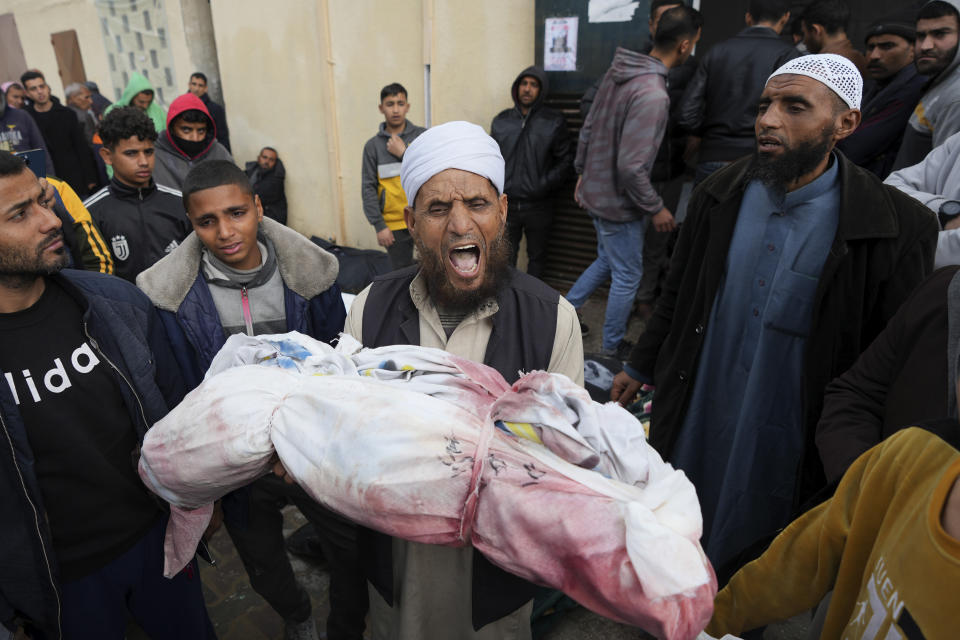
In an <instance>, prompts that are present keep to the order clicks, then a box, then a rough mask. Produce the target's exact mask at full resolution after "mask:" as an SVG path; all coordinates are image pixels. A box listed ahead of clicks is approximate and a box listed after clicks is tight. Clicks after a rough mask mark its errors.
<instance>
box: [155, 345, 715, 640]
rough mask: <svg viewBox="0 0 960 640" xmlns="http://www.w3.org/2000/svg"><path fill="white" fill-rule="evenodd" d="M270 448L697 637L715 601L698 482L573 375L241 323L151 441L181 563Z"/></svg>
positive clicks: (358, 492) (392, 510) (415, 532)
mask: <svg viewBox="0 0 960 640" xmlns="http://www.w3.org/2000/svg"><path fill="white" fill-rule="evenodd" d="M251 363H256V364H251ZM274 456H277V457H278V458H279V459H280V461H282V463H283V464H284V466H285V467H286V469H287V471H288V473H289V474H290V475H291V476H292V477H293V478H294V479H295V480H296V481H297V483H299V484H300V485H301V486H303V487H304V489H306V491H307V492H308V493H310V495H311V496H312V497H313V498H314V499H316V500H317V501H318V502H321V503H322V504H324V505H325V506H327V507H329V508H331V509H333V510H335V511H337V512H339V513H341V514H343V515H344V516H346V517H347V518H350V519H351V520H354V521H356V522H357V523H359V524H362V525H364V526H367V527H370V528H373V529H376V530H378V531H381V532H383V533H386V534H389V535H391V536H395V537H399V538H403V539H406V540H412V541H416V542H424V543H431V544H441V545H448V546H465V545H472V546H473V547H474V548H475V549H477V550H478V551H479V552H481V553H483V554H484V555H485V556H486V557H487V558H488V559H490V560H491V561H492V562H493V563H495V564H496V565H498V566H500V567H502V568H503V569H505V570H507V571H509V572H511V573H514V574H516V575H519V576H521V577H523V578H525V579H527V580H530V581H532V582H536V583H538V584H543V585H547V586H550V587H553V588H557V589H561V590H563V591H565V592H566V593H567V594H569V595H570V596H571V597H572V598H574V599H576V600H577V601H579V602H580V603H582V604H583V605H584V606H587V607H588V608H590V609H592V610H594V611H596V612H597V613H600V614H601V615H604V616H607V617H609V618H612V619H615V620H619V621H621V622H625V623H628V624H634V625H638V626H640V627H643V628H644V629H647V630H649V631H650V632H652V633H654V634H655V635H657V636H658V637H662V638H671V639H672V638H694V637H696V635H697V633H698V632H699V631H700V630H701V629H702V628H703V627H704V625H705V624H706V622H707V621H708V620H709V618H710V615H711V612H712V602H713V597H714V595H715V592H716V579H715V577H714V575H713V572H712V570H711V568H710V565H709V563H708V562H707V561H706V558H705V556H704V554H703V551H702V549H701V548H700V544H699V537H700V534H701V527H702V523H701V519H700V510H699V504H698V502H697V498H696V493H695V491H694V489H693V486H692V485H691V484H690V482H689V481H688V480H687V479H686V477H685V476H684V475H683V473H682V472H680V471H676V470H674V469H673V468H672V467H671V466H670V465H668V464H666V463H664V462H663V461H662V460H661V458H660V456H659V455H658V454H657V453H656V452H655V451H654V450H653V449H652V448H651V447H649V445H647V443H646V441H645V440H644V438H643V432H642V429H641V428H640V425H639V424H638V423H637V422H636V420H635V419H634V418H633V417H632V416H631V415H630V414H629V413H627V412H626V411H624V410H623V409H621V408H620V407H618V406H617V405H614V404H608V405H600V404H597V403H594V402H592V401H591V400H590V398H589V395H588V394H587V392H586V391H584V390H583V389H582V388H580V387H579V386H577V385H575V384H574V383H573V382H571V381H570V380H569V379H568V378H566V377H565V376H562V375H559V374H549V373H545V372H531V373H529V374H527V375H525V376H523V377H521V378H520V379H519V380H518V381H517V382H516V383H515V384H514V385H513V386H512V387H511V386H510V385H507V383H506V382H505V381H504V380H503V378H502V377H501V376H500V374H499V373H497V372H496V371H495V370H493V369H491V368H489V367H486V366H484V365H481V364H477V363H474V362H471V361H469V360H464V359H462V358H458V357H456V356H453V355H451V354H449V353H447V352H444V351H441V350H439V349H430V348H425V347H414V346H392V347H383V348H380V349H365V350H360V348H359V344H358V343H357V342H356V341H355V340H353V339H352V338H350V337H349V336H344V337H343V338H342V339H341V341H340V344H339V345H338V347H337V349H336V350H334V349H333V348H331V347H329V346H327V345H324V344H322V343H319V342H315V341H312V340H310V339H309V338H306V337H304V336H301V335H299V334H294V333H291V334H284V335H278V336H259V337H257V338H250V337H247V336H242V335H237V336H233V337H231V338H230V340H228V342H227V344H226V345H225V346H224V349H223V350H222V351H221V353H220V354H219V355H218V356H217V358H216V359H215V360H214V362H213V364H212V365H211V369H210V371H209V372H208V374H207V378H206V380H205V381H204V383H203V384H201V385H200V386H199V387H198V388H197V389H195V390H194V391H193V392H192V393H191V394H189V395H188V396H187V397H186V399H185V400H184V401H183V402H182V403H181V404H180V405H179V406H178V407H177V408H176V409H174V410H173V411H172V412H171V413H170V414H169V416H168V417H167V418H165V419H164V420H163V421H161V422H160V423H158V424H156V425H155V426H154V427H153V428H152V429H151V430H150V432H149V433H148V434H147V437H146V439H145V441H144V444H143V448H142V458H141V462H140V475H141V477H142V478H143V480H144V482H145V483H146V484H147V486H148V487H150V488H151V489H152V490H153V491H155V492H156V493H157V494H158V495H160V496H161V497H163V498H164V499H165V500H167V501H169V502H170V503H171V505H173V513H172V517H171V525H170V527H169V529H168V535H167V546H166V552H167V558H166V562H167V564H166V571H167V573H175V572H176V571H177V570H178V568H179V567H180V566H181V565H182V564H183V563H185V562H186V561H188V560H189V559H190V558H191V557H192V555H193V549H194V548H195V545H196V543H197V541H198V540H199V538H200V536H201V535H202V533H203V530H204V528H205V526H206V524H207V521H208V520H209V512H210V504H211V503H212V502H213V501H214V500H216V499H217V498H219V497H220V496H222V495H224V494H225V493H227V492H229V491H231V490H233V489H236V488H238V487H240V486H243V485H245V484H247V483H249V482H250V481H252V480H253V479H255V478H257V477H259V476H261V475H263V474H266V473H269V469H270V467H271V464H272V460H274ZM578 465H579V466H578Z"/></svg>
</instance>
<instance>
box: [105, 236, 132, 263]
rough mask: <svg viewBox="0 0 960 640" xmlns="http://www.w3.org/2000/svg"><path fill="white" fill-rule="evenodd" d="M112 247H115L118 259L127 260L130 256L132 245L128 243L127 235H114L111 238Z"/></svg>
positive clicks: (114, 252)
mask: <svg viewBox="0 0 960 640" xmlns="http://www.w3.org/2000/svg"><path fill="white" fill-rule="evenodd" d="M110 247H111V248H112V249H113V255H114V257H115V258H116V259H117V260H126V259H127V258H129V257H130V245H129V244H128V243H127V236H124V235H116V236H113V237H112V238H110Z"/></svg>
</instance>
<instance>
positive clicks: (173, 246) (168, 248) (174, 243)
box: [163, 240, 180, 253]
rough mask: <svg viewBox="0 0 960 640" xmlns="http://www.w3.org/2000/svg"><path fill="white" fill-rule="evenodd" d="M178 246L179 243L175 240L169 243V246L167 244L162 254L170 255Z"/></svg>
mask: <svg viewBox="0 0 960 640" xmlns="http://www.w3.org/2000/svg"><path fill="white" fill-rule="evenodd" d="M179 246H180V243H179V242H177V241H176V240H171V241H170V244H168V245H167V246H166V248H165V249H164V250H163V252H164V253H170V252H171V251H173V250H174V249H176V248H177V247H179Z"/></svg>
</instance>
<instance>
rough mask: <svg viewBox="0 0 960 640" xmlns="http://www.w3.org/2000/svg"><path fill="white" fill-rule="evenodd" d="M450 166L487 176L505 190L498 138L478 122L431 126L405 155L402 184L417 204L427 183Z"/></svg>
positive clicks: (500, 190)
mask: <svg viewBox="0 0 960 640" xmlns="http://www.w3.org/2000/svg"><path fill="white" fill-rule="evenodd" d="M446 169H462V170H463V171H469V172H470V173H475V174H477V175H480V176H483V177H484V178H487V179H488V180H490V182H492V183H493V186H495V187H496V188H497V193H498V194H499V193H503V156H502V155H500V145H498V144H497V141H496V140H494V139H493V138H491V137H490V136H488V135H487V134H486V132H485V131H484V130H483V129H482V128H480V127H478V126H477V125H475V124H471V123H469V122H463V121H462V120H457V121H454V122H447V123H446V124H440V125H437V126H435V127H431V128H429V129H427V130H426V131H424V132H423V133H421V134H420V137H418V138H417V139H416V140H414V141H413V142H412V143H410V146H409V147H407V150H406V152H405V153H404V154H403V164H402V165H401V167H400V184H401V185H402V186H403V191H404V192H405V193H406V194H407V204H409V205H410V206H411V207H412V206H413V201H414V200H415V199H416V197H417V192H418V191H420V187H422V186H423V184H424V183H425V182H426V181H427V180H429V179H430V178H432V177H433V176H435V175H437V174H438V173H440V172H441V171H444V170H446Z"/></svg>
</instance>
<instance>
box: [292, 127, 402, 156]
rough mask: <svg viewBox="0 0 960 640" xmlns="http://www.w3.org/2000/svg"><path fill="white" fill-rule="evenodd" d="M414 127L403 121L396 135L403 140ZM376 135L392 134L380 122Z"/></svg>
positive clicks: (385, 135) (387, 135) (386, 135)
mask: <svg viewBox="0 0 960 640" xmlns="http://www.w3.org/2000/svg"><path fill="white" fill-rule="evenodd" d="M415 126H416V125H415V124H413V123H412V122H410V120H404V121H403V131H401V132H400V133H398V134H397V135H398V136H400V138H401V139H403V137H404V136H406V135H407V134H408V133H410V132H411V131H413V127H415ZM377 135H378V136H383V137H384V138H389V137H390V136H392V135H393V134H392V133H389V132H388V131H387V123H386V122H381V123H380V128H379V129H377ZM277 161H278V162H279V161H280V160H279V158H278V159H277Z"/></svg>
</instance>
